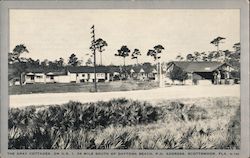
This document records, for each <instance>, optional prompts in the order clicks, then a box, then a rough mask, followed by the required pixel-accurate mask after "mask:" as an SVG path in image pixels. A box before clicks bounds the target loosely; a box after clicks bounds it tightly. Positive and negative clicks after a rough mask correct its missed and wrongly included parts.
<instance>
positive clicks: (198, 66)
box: [168, 61, 230, 72]
mask: <svg viewBox="0 0 250 158" xmlns="http://www.w3.org/2000/svg"><path fill="white" fill-rule="evenodd" d="M172 64H174V65H176V66H178V67H180V68H181V69H182V70H183V71H186V72H213V71H215V70H216V69H218V68H219V67H221V66H222V65H228V66H230V65H229V64H227V63H221V62H215V61H211V62H210V61H196V62H190V61H173V62H170V63H169V64H168V65H169V67H170V66H171V65H172ZM169 67H168V69H169Z"/></svg>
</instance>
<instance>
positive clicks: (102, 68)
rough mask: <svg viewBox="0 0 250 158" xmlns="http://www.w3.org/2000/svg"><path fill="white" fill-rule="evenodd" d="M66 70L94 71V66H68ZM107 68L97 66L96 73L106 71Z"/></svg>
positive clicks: (77, 71) (78, 71) (73, 71)
mask: <svg viewBox="0 0 250 158" xmlns="http://www.w3.org/2000/svg"><path fill="white" fill-rule="evenodd" d="M68 71H69V72H71V73H94V67H91V66H78V67H68ZM108 72H109V68H108V67H106V66H97V67H96V73H108Z"/></svg>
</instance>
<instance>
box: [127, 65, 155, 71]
mask: <svg viewBox="0 0 250 158" xmlns="http://www.w3.org/2000/svg"><path fill="white" fill-rule="evenodd" d="M129 71H130V72H131V71H133V72H135V73H144V72H145V73H155V71H156V70H155V67H154V66H152V65H146V64H145V65H135V66H132V67H130V70H129Z"/></svg>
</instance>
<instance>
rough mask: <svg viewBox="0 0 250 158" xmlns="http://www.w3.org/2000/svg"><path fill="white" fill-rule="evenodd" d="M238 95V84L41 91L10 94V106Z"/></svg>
mask: <svg viewBox="0 0 250 158" xmlns="http://www.w3.org/2000/svg"><path fill="white" fill-rule="evenodd" d="M223 96H236V97H239V96H240V85H209V86H205V85H204V86H202V85H199V86H171V87H166V88H157V89H151V90H138V91H121V92H100V93H86V92H82V93H43V94H23V95H10V97H9V105H10V107H22V106H27V105H51V104H62V103H66V102H68V101H70V100H73V101H80V102H94V101H99V100H103V101H107V100H110V99H112V98H119V97H126V98H129V99H138V100H158V99H176V98H199V97H223Z"/></svg>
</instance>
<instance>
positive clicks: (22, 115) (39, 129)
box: [9, 98, 240, 149]
mask: <svg viewBox="0 0 250 158" xmlns="http://www.w3.org/2000/svg"><path fill="white" fill-rule="evenodd" d="M197 103H199V102H197ZM203 104H204V105H199V106H198V105H197V104H184V103H181V102H178V101H170V102H163V103H160V104H159V105H157V106H153V105H152V104H151V103H149V102H142V101H133V100H128V99H125V98H120V99H113V100H110V101H105V102H104V101H99V102H96V103H80V102H73V101H70V102H68V103H66V104H63V105H51V106H48V107H42V108H39V107H33V106H29V107H26V108H23V109H18V108H11V109H9V148H10V149H194V148H196V149H232V148H237V149H238V148H239V144H240V132H239V128H240V124H239V122H240V117H239V116H240V115H239V114H238V113H239V110H237V106H236V105H237V104H239V103H238V102H235V103H234V101H233V100H231V102H230V104H231V105H228V100H227V99H212V100H210V101H207V102H206V103H205V102H203ZM205 106H206V107H209V108H208V109H207V110H205V109H204V107H205ZM211 107H216V108H214V109H215V110H213V108H211ZM221 109H223V110H221ZM218 110H219V111H218ZM213 118H216V119H215V120H214V119H213ZM176 131H178V132H176Z"/></svg>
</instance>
